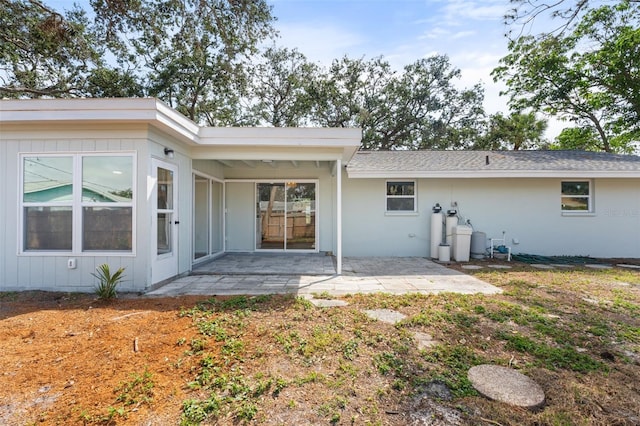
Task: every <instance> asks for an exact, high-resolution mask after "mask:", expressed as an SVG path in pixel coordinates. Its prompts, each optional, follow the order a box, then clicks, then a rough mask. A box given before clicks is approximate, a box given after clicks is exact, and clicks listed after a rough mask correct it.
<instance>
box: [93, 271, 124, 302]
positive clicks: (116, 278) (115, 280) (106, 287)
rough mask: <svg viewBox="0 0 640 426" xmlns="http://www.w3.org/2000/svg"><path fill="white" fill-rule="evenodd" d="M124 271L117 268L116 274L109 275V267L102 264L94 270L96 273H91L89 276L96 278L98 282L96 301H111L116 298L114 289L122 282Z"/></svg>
mask: <svg viewBox="0 0 640 426" xmlns="http://www.w3.org/2000/svg"><path fill="white" fill-rule="evenodd" d="M124 269H125V268H119V269H118V270H117V271H116V272H114V273H113V274H111V271H110V270H109V265H108V264H106V263H103V264H102V265H100V266H98V267H97V268H96V271H97V273H94V272H92V273H91V275H93V276H94V277H96V278H97V279H98V281H99V283H98V285H97V286H96V294H97V295H98V299H102V300H111V299H113V298H115V297H116V296H117V294H116V287H117V286H118V284H120V283H121V282H122V279H123V278H124V275H123V274H124Z"/></svg>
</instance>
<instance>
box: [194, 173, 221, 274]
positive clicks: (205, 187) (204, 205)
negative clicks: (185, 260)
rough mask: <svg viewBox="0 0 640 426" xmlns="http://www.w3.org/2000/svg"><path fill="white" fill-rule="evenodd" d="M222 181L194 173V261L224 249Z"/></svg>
mask: <svg viewBox="0 0 640 426" xmlns="http://www.w3.org/2000/svg"><path fill="white" fill-rule="evenodd" d="M222 192H223V188H222V182H219V181H216V180H213V179H211V178H209V177H206V176H201V175H198V174H195V173H194V174H193V261H194V262H196V261H199V260H204V259H207V258H210V257H211V256H212V255H214V254H217V253H220V252H221V251H222V250H223V245H222V244H223V242H222V240H223V233H222V228H223V223H222Z"/></svg>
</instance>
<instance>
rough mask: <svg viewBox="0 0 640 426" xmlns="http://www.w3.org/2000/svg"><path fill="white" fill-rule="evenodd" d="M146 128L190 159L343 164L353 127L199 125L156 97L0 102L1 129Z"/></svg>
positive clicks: (355, 135)
mask: <svg viewBox="0 0 640 426" xmlns="http://www.w3.org/2000/svg"><path fill="white" fill-rule="evenodd" d="M51 124H65V125H70V124H82V125H102V126H104V125H105V124H147V125H149V126H152V127H154V128H156V129H158V130H159V131H161V132H164V133H166V134H169V135H171V136H173V137H175V138H176V139H178V140H179V141H180V142H182V143H183V144H185V145H186V146H188V147H190V149H191V154H192V158H194V159H223V160H224V159H233V160H262V159H265V160H269V159H271V160H300V161H302V160H310V161H330V160H337V159H341V160H342V161H343V162H345V163H346V162H347V161H349V160H350V159H351V157H353V155H354V154H355V153H356V152H357V151H358V149H359V147H360V142H361V139H362V131H361V129H357V128H313V127H305V128H276V127H201V126H199V125H198V124H196V123H194V122H193V121H191V120H189V119H188V118H186V117H185V116H183V115H182V114H180V113H178V112H177V111H175V110H174V109H172V108H170V107H169V106H167V105H166V104H164V103H163V102H161V101H159V100H158V99H155V98H107V99H20V100H0V127H5V128H11V129H12V130H13V129H15V128H17V127H22V126H24V125H29V126H46V125H51Z"/></svg>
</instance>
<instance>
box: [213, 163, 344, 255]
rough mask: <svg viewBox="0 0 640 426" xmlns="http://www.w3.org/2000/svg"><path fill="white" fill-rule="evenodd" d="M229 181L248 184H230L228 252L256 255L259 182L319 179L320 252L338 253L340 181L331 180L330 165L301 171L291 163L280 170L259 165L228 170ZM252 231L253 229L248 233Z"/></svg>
mask: <svg viewBox="0 0 640 426" xmlns="http://www.w3.org/2000/svg"><path fill="white" fill-rule="evenodd" d="M224 176H225V178H226V179H242V180H244V179H247V180H248V181H247V182H227V183H226V209H227V215H226V235H227V251H253V250H254V249H255V246H254V241H255V232H256V231H255V228H256V224H255V181H254V180H267V181H268V180H269V179H273V180H278V181H282V180H285V181H286V180H295V179H311V180H314V179H317V180H318V187H317V188H316V191H317V195H316V196H317V198H318V200H317V206H318V227H319V240H320V241H319V246H318V247H319V250H320V251H332V252H335V248H336V247H335V241H336V238H335V209H336V195H335V194H336V188H335V186H336V178H335V176H331V170H330V165H329V163H327V162H322V163H321V167H317V166H316V165H315V164H314V163H309V162H300V163H298V165H297V167H296V166H294V165H293V164H290V163H289V162H279V163H278V167H277V168H275V167H271V166H268V165H267V166H262V165H259V166H257V167H255V168H250V167H232V168H231V167H225V168H224ZM248 227H250V229H247V228H248Z"/></svg>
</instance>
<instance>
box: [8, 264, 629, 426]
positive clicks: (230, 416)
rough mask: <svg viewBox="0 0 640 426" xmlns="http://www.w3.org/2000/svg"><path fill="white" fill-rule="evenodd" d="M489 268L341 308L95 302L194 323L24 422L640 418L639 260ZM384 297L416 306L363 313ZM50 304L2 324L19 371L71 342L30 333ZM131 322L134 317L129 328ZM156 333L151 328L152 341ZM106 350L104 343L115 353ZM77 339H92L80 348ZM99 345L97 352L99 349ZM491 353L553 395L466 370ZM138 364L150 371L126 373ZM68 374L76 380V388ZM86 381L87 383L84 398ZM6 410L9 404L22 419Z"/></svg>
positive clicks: (358, 298)
mask: <svg viewBox="0 0 640 426" xmlns="http://www.w3.org/2000/svg"><path fill="white" fill-rule="evenodd" d="M475 275H476V276H477V277H478V278H480V279H483V280H485V281H487V282H491V283H493V284H495V285H497V286H499V287H501V288H502V289H503V291H504V293H503V294H501V295H495V296H483V295H459V294H438V295H420V294H408V295H399V296H398V295H396V296H393V295H388V294H371V295H363V294H355V295H350V296H347V297H344V300H346V301H347V302H349V305H348V306H346V307H339V308H318V307H315V306H314V305H312V304H311V303H310V302H309V301H308V300H306V299H303V298H297V297H294V296H259V297H246V296H239V297H227V298H209V299H206V300H198V301H191V302H190V303H189V304H184V307H182V308H180V309H178V308H174V309H173V311H172V310H171V309H169V308H162V311H163V315H162V316H160V315H157V316H154V317H152V318H151V317H150V319H149V320H148V322H144V321H145V317H144V316H143V315H135V316H127V315H128V314H122V313H117V314H114V312H113V311H112V309H113V307H109V308H104V310H102V308H100V309H95V308H92V309H91V310H89V309H87V308H86V307H84V310H80V311H79V313H78V316H77V319H76V320H75V321H77V324H81V323H83V321H84V322H85V323H86V322H87V321H88V320H87V318H88V317H87V315H93V316H91V317H90V318H91V319H90V320H91V321H92V323H94V324H105V323H107V320H105V319H103V320H102V323H101V322H100V319H99V317H98V316H96V315H98V314H103V315H105V316H108V315H110V316H111V317H114V316H115V317H117V318H126V319H125V320H126V321H134V320H135V321H139V323H136V326H135V327H136V329H137V330H142V329H146V328H149V330H150V333H155V334H157V335H160V334H161V333H163V330H168V329H169V327H170V325H171V324H173V323H171V322H170V321H173V322H174V323H175V322H176V321H181V322H183V324H184V325H182V326H181V327H180V328H178V327H175V328H174V330H173V331H172V332H170V333H169V332H167V333H166V334H163V335H162V336H160V337H161V339H163V340H162V341H160V342H158V344H159V346H158V348H159V349H158V350H156V351H151V352H147V353H144V352H143V353H142V354H140V353H138V354H137V355H135V356H136V357H138V358H139V360H137V361H135V360H133V361H132V362H135V364H132V365H131V366H129V367H127V369H125V370H124V371H125V375H124V376H121V378H120V379H118V381H117V384H116V385H115V386H114V385H111V387H110V388H109V389H108V391H109V392H108V393H105V395H107V396H106V397H104V398H103V399H100V400H98V399H97V398H98V396H97V394H94V398H95V399H96V400H95V401H93V402H92V403H91V404H90V403H87V402H86V401H85V402H83V403H76V407H74V408H73V409H71V411H69V410H70V409H69V408H68V407H69V404H70V403H69V400H68V399H64V398H63V397H62V396H61V397H60V399H59V402H56V403H55V404H53V405H50V406H47V407H44V406H43V407H42V409H40V411H38V410H33V411H38V412H37V413H34V416H33V417H30V418H29V419H27V420H29V421H24V422H21V423H20V422H18V424H26V423H29V422H38V423H43V424H59V423H61V422H62V423H76V424H150V423H155V424H182V425H196V424H221V425H232V424H233V425H235V424H357V425H360V424H362V425H366V424H373V425H375V424H380V425H404V424H411V422H412V421H413V420H415V418H414V419H410V418H409V417H408V416H409V415H410V414H413V415H422V416H423V418H424V419H433V418H447V417H446V416H445V414H446V413H448V414H449V415H451V416H452V417H448V418H449V419H450V420H449V422H450V423H451V424H502V425H507V424H509V425H511V424H519V425H572V424H575V425H583V424H584V425H600V424H602V425H604V424H616V425H633V424H639V423H640V417H639V414H638V413H640V367H639V365H640V312H639V308H638V306H640V273H639V272H637V271H628V270H622V269H612V270H597V271H594V270H586V269H585V270H582V269H577V270H573V271H565V270H557V271H539V270H532V269H530V268H528V267H526V266H520V267H517V268H515V269H514V270H510V271H480V272H477V273H475ZM20 297H21V296H20V294H17V295H13V294H5V295H3V296H2V301H3V303H5V305H6V304H10V303H19V302H20V301H19V299H20ZM318 297H329V295H327V294H321V295H318ZM16 298H17V299H18V300H14V299H16ZM178 302H181V301H180V300H177V301H176V302H175V303H178ZM56 303H59V302H56ZM118 303H124V302H123V301H118ZM129 303H131V304H132V306H135V308H131V309H134V310H136V312H139V311H140V309H141V306H145V309H147V310H149V309H152V304H153V303H157V302H154V301H149V300H146V301H145V300H140V301H131V302H129ZM135 303H139V305H135ZM145 304H146V305H145ZM3 306H4V305H3ZM379 308H387V309H395V310H397V311H399V312H402V313H403V314H405V315H406V316H407V318H406V319H405V320H404V321H402V322H400V323H398V324H396V325H395V326H394V325H390V324H385V323H382V322H379V321H375V320H372V319H370V318H369V317H367V316H366V315H365V314H364V313H363V311H364V310H366V309H379ZM51 312H56V311H55V309H49V310H46V312H45V310H42V315H43V318H44V315H45V314H46V313H48V315H51ZM164 312H166V313H164ZM71 313H73V312H72V311H70V310H69V309H67V310H63V311H61V316H60V317H59V318H57V319H56V320H55V321H58V322H60V323H64V330H72V331H74V334H73V336H78V335H77V334H76V333H77V332H76V331H75V330H76V328H78V327H79V325H73V324H72V323H70V321H71V319H70V318H72V316H71V315H70V314H71ZM39 314H40V312H29V313H28V317H21V316H18V315H15V318H16V319H17V320H19V321H20V322H19V323H16V324H12V323H11V322H10V320H12V319H13V318H12V317H11V316H9V317H8V319H6V320H4V322H3V324H2V325H3V326H5V324H6V327H7V328H6V331H5V334H0V337H4V339H5V342H8V344H9V345H17V346H9V347H8V349H7V351H6V353H7V354H12V353H14V352H16V353H18V352H19V351H22V352H20V353H21V354H22V355H21V358H20V359H19V360H18V359H12V360H9V358H7V359H5V360H4V361H0V362H3V364H2V365H0V367H2V368H3V371H7V372H8V373H9V374H14V373H13V372H14V371H15V369H16V368H15V365H16V363H17V362H23V363H24V362H26V358H25V357H28V356H29V355H27V354H28V353H27V352H24V349H23V348H24V347H30V346H25V345H31V346H33V350H34V352H33V354H32V356H33V357H34V359H42V351H40V352H37V351H38V346H37V345H38V343H39V342H40V341H41V339H44V336H45V335H47V334H51V335H52V336H54V337H55V336H58V337H56V338H55V339H53V340H52V343H51V348H56V345H58V346H59V345H60V344H61V340H60V337H59V336H60V335H69V334H64V333H68V331H64V332H62V331H59V332H52V331H51V330H49V331H47V332H46V333H45V332H42V330H35V331H34V332H33V333H27V332H24V333H22V334H18V335H16V332H15V330H16V329H19V328H18V327H19V326H21V327H23V328H24V327H28V326H31V325H32V323H34V321H37V320H39V317H38V315H39ZM94 316H95V317H94ZM74 318H75V317H74ZM32 319H33V321H32ZM47 320H48V322H47V321H44V319H43V320H42V322H41V323H42V324H43V326H44V325H47V324H55V323H56V322H55V321H52V320H51V318H50V317H48V318H47ZM7 321H8V322H7ZM122 321H124V320H122ZM11 326H13V328H12V327H11ZM74 327H75V328H74ZM101 327H102V328H104V329H107V328H108V327H107V326H105V325H102V326H101ZM123 330H125V331H123ZM0 331H2V329H0ZM415 332H421V333H428V334H430V335H431V336H433V338H434V339H435V340H436V341H437V344H435V345H434V346H431V347H429V348H427V349H423V350H419V349H418V348H417V342H416V341H415V338H414V333H415ZM12 333H13V334H12ZM56 333H57V334H56ZM95 333H102V331H100V332H98V331H95ZM123 333H126V329H118V334H120V335H122V334H123ZM155 334H150V335H149V336H146V337H145V336H142V337H141V338H140V341H141V345H142V346H141V347H142V348H144V347H145V346H144V344H145V342H147V340H148V339H151V336H152V335H155ZM13 336H15V338H14V337H13ZM86 336H87V337H86V338H88V336H89V334H88V332H87V334H86ZM12 339H13V340H12ZM66 339H70V337H66ZM87 341H88V342H90V341H91V340H87ZM11 342H16V343H11ZM114 342H117V341H115V340H114ZM163 342H164V343H163ZM127 344H129V342H127ZM110 345H111V346H108V347H113V346H115V345H116V343H113V342H112V343H110ZM162 345H164V346H162ZM74 347H75V348H79V346H74ZM108 347H107V348H108ZM160 348H162V349H160ZM18 349H19V351H18ZM56 350H59V349H56ZM106 350H107V349H101V350H94V351H93V353H95V354H98V356H100V357H103V358H104V353H105V351H106ZM76 351H78V352H80V354H82V352H81V349H76ZM65 353H72V352H71V351H67V352H65ZM56 356H58V355H54V356H50V358H52V359H56ZM126 356H127V357H128V358H127V359H130V358H131V357H132V355H131V353H128V355H126ZM124 357H125V355H122V357H121V358H124ZM84 358H86V359H84V360H83V361H84V362H87V363H88V362H91V357H89V356H87V355H86V353H85V354H84ZM121 358H114V359H121ZM59 362H63V361H59ZM110 362H111V361H110ZM114 362H115V361H114ZM482 363H491V364H498V365H503V366H511V367H512V368H515V369H518V370H520V371H521V372H523V373H524V374H526V375H528V376H529V377H531V378H532V379H534V380H535V381H537V382H538V383H539V384H540V385H541V386H542V387H543V389H544V390H545V393H546V395H547V401H546V405H545V407H543V408H542V409H541V410H538V411H527V410H520V409H514V408H513V407H509V406H506V405H505V404H502V403H498V402H494V401H489V400H487V399H486V398H484V397H482V396H480V395H478V394H477V393H476V391H475V390H474V389H473V388H472V386H471V384H470V383H469V381H468V379H467V371H468V370H469V368H471V367H472V366H474V365H478V364H482ZM70 365H73V366H74V367H73V368H75V370H73V371H78V372H81V371H83V368H82V363H81V360H80V359H76V360H74V363H73V364H70ZM87 365H88V364H87ZM110 365H116V364H110ZM85 368H86V367H85ZM130 371H134V372H135V373H132V374H131V373H126V372H130ZM9 374H6V375H5V376H3V377H0V389H12V388H11V385H12V384H13V385H15V386H16V387H17V386H21V387H20V389H21V390H20V391H16V389H17V388H13V391H12V393H11V394H8V393H7V391H4V393H2V394H1V396H2V397H3V398H8V395H13V396H12V398H15V395H16V394H19V392H22V389H24V388H26V387H28V383H29V382H27V381H26V379H25V381H23V382H20V381H19V380H18V379H19V378H21V377H22V376H21V374H23V371H22V370H20V371H18V372H17V373H15V375H12V376H9ZM48 374H54V372H53V370H51V372H48ZM75 374H80V373H75ZM92 374H93V375H94V376H95V375H96V374H97V373H95V372H93V373H92ZM126 374H128V375H126ZM25 377H26V376H25ZM63 377H66V376H63ZM169 377H171V380H168V378H169ZM74 380H75V382H76V383H80V382H81V381H82V380H81V379H80V378H78V377H75V378H74ZM88 381H89V382H90V381H91V380H88ZM168 383H171V384H173V385H174V387H171V386H169V385H168ZM432 383H439V384H444V385H446V387H447V388H448V389H449V390H450V393H451V399H448V398H440V397H438V396H435V395H430V396H426V397H425V395H426V394H425V392H426V389H429V385H430V384H432ZM77 386H78V385H77V384H74V385H73V386H72V387H70V389H74V388H75V387H77ZM35 389H36V390H35V391H34V395H36V396H39V394H38V391H37V387H36V388H35ZM60 389H62V390H60V393H62V394H64V392H65V390H64V389H66V388H64V389H63V387H62V386H60ZM0 392H1V391H0ZM86 393H87V394H91V392H90V391H88V390H87V392H86ZM79 395H80V394H76V396H74V398H75V400H76V401H77V400H79V399H80V396H79ZM100 398H102V397H100ZM7 401H9V400H8V399H7ZM10 403H11V404H13V403H12V402H10ZM31 406H33V404H32V405H29V407H31ZM64 410H67V411H64ZM172 410H173V411H172ZM65 413H67V415H65ZM69 413H71V414H69ZM161 413H172V414H165V415H164V417H162V416H160V414H161ZM35 414H37V415H35ZM0 416H2V413H1V412H0ZM434 416H435V417H434ZM7 419H8V418H7V417H0V420H2V421H3V422H4V423H8V424H12V423H11V422H10V421H8V420H7ZM451 419H453V420H451ZM456 419H457V420H456Z"/></svg>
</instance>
